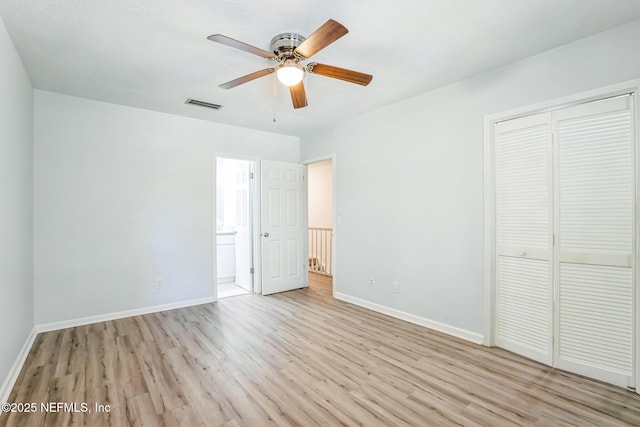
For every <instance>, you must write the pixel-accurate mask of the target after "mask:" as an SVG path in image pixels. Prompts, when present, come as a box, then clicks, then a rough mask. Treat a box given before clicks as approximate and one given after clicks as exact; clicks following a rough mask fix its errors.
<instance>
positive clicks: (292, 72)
mask: <svg viewBox="0 0 640 427" xmlns="http://www.w3.org/2000/svg"><path fill="white" fill-rule="evenodd" d="M276 75H277V76H278V80H280V81H281V82H282V84H284V85H286V86H295V85H297V84H298V83H300V82H301V81H302V78H303V77H304V70H303V69H302V67H300V66H299V65H298V64H282V65H280V66H279V67H278V70H277V71H276Z"/></svg>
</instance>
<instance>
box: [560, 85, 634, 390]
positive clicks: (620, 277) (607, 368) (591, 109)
mask: <svg viewBox="0 0 640 427" xmlns="http://www.w3.org/2000/svg"><path fill="white" fill-rule="evenodd" d="M631 99H632V97H631V96H623V97H618V98H612V99H607V100H602V101H596V102H591V103H588V104H583V105H579V106H576V107H571V108H566V109H563V110H560V111H557V112H554V114H553V125H554V134H555V135H556V141H557V143H556V148H555V150H556V156H557V159H558V161H557V183H556V190H555V191H556V200H557V203H556V218H557V220H556V234H557V238H558V244H557V248H556V251H557V252H556V256H555V259H556V268H555V271H556V277H555V280H556V281H557V282H556V292H557V293H556V298H557V301H558V304H557V308H556V319H557V320H556V331H555V333H556V336H557V343H556V345H555V357H554V358H555V363H554V365H555V366H557V367H559V368H561V369H566V370H569V371H573V372H576V373H579V374H583V375H586V376H589V377H592V378H597V379H601V380H604V381H607V382H610V383H614V384H618V385H622V386H626V385H631V384H633V381H632V376H633V358H634V352H633V348H634V298H635V296H634V295H635V292H634V275H635V271H634V270H635V262H634V258H635V249H634V246H635V242H634V237H633V236H634V233H635V231H634V227H635V226H634V216H635V212H634V210H635V203H634V194H635V189H634V179H635V178H634V143H633V141H634V138H633V133H634V130H633V129H634V124H633V112H632V102H631Z"/></svg>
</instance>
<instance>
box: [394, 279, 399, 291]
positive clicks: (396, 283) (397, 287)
mask: <svg viewBox="0 0 640 427" xmlns="http://www.w3.org/2000/svg"><path fill="white" fill-rule="evenodd" d="M393 293H394V294H399V293H400V282H398V281H397V280H396V281H395V282H393Z"/></svg>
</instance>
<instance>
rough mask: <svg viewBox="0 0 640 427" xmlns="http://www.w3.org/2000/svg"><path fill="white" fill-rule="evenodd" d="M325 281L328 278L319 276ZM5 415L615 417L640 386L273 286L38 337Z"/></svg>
mask: <svg viewBox="0 0 640 427" xmlns="http://www.w3.org/2000/svg"><path fill="white" fill-rule="evenodd" d="M323 281H324V283H323ZM10 401H13V402H36V403H38V404H39V403H40V402H67V403H72V402H76V403H78V404H80V403H82V402H85V403H87V404H88V405H89V408H90V409H92V410H93V409H94V405H95V404H96V403H100V404H103V405H106V404H109V405H110V406H111V412H109V413H95V412H92V413H69V412H64V411H63V412H58V413H54V412H49V413H46V412H36V413H31V414H24V413H23V414H17V413H11V414H3V415H1V416H0V426H16V425H18V426H66V425H73V426H76V425H77V426H81V425H88V426H106V425H112V426H127V425H136V426H137V425H144V426H162V425H166V426H199V425H204V426H218V425H220V426H263V425H301V426H332V425H347V426H352V425H365V426H395V425H399V426H427V425H434V426H448V425H465V426H478V425H481V426H502V425H505V426H512V425H531V426H569V425H575V426H614V425H616V426H619V425H640V397H639V396H637V395H635V394H634V393H631V392H629V391H627V390H624V389H621V388H617V387H613V386H609V385H606V384H603V383H599V382H597V381H591V380H588V379H584V378H581V377H578V376H576V375H571V374H568V373H565V372H562V371H557V370H555V369H551V368H549V367H546V366H543V365H540V364H538V363H535V362H532V361H530V360H527V359H524V358H522V357H519V356H516V355H514V354H512V353H509V352H507V351H503V350H500V349H496V348H485V347H482V346H478V345H474V344H470V343H467V342H465V341H462V340H459V339H456V338H452V337H449V336H446V335H443V334H440V333H437V332H434V331H431V330H428V329H425V328H422V327H419V326H416V325H413V324H410V323H406V322H403V321H400V320H396V319H393V318H390V317H387V316H384V315H381V314H377V313H374V312H371V311H368V310H365V309H361V308H358V307H356V306H353V305H350V304H347V303H343V302H340V301H337V300H334V299H332V298H331V293H330V282H329V284H327V283H326V279H323V280H320V281H313V282H312V285H311V286H310V288H309V289H303V290H297V291H292V292H286V293H282V294H278V295H273V296H269V297H262V296H258V295H243V296H238V297H234V298H228V299H224V300H221V301H219V302H217V303H214V304H205V305H200V306H196V307H190V308H184V309H179V310H172V311H166V312H162V313H156V314H149V315H145V316H136V317H131V318H127V319H121V320H115V321H109V322H103V323H96V324H93V325H88V326H83V327H77V328H70V329H65V330H60V331H54V332H48V333H44V334H40V335H38V337H37V338H36V342H35V344H34V346H33V349H32V351H31V353H30V355H29V358H28V360H27V362H26V364H25V366H24V369H23V370H22V373H21V374H20V377H19V379H18V382H17V384H16V385H15V387H14V389H13V392H12V394H11V397H10Z"/></svg>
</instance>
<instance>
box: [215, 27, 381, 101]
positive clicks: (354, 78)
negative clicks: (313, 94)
mask: <svg viewBox="0 0 640 427" xmlns="http://www.w3.org/2000/svg"><path fill="white" fill-rule="evenodd" d="M348 32H349V30H347V29H346V28H345V27H344V26H343V25H342V24H340V23H339V22H337V21H334V20H333V19H329V20H328V21H327V22H325V23H324V24H323V25H322V26H321V27H320V28H318V29H317V30H316V31H315V32H314V33H313V34H311V35H310V36H309V37H307V38H304V37H302V36H301V35H299V34H295V33H282V34H278V35H277V36H275V37H274V38H273V39H272V40H271V51H267V50H264V49H260V48H257V47H255V46H251V45H249V44H246V43H243V42H241V41H238V40H235V39H232V38H230V37H227V36H223V35H222V34H214V35H212V36H209V37H207V39H209V40H211V41H213V42H216V43H221V44H224V45H226V46H230V47H234V48H236V49H240V50H244V51H245V52H249V53H253V54H254V55H258V56H261V57H263V58H267V59H271V60H274V61H276V62H277V63H278V64H277V65H276V66H275V67H272V68H265V69H264V70H260V71H255V72H253V73H250V74H247V75H246V76H242V77H238V78H237V79H234V80H231V81H228V82H226V83H223V84H221V85H219V87H221V88H223V89H231V88H233V87H236V86H239V85H241V84H244V83H247V82H250V81H252V80H255V79H257V78H260V77H264V76H267V75H269V74H271V73H274V72H275V73H276V76H277V77H278V80H280V81H281V82H282V83H283V84H285V85H286V86H288V87H289V93H290V94H291V101H292V102H293V108H302V107H306V106H307V105H308V104H307V94H306V92H305V89H304V83H303V80H302V79H303V78H304V75H305V73H310V74H319V75H321V76H325V77H331V78H334V79H340V80H344V81H346V82H350V83H356V84H359V85H362V86H367V85H368V84H369V82H371V79H372V78H373V76H372V75H370V74H365V73H360V72H358V71H352V70H347V69H345V68H339V67H334V66H332V65H325V64H318V63H317V62H310V63H308V64H303V62H304V61H306V60H307V59H309V58H311V57H312V56H313V55H315V54H316V53H318V52H319V51H320V50H322V49H324V48H325V47H327V46H329V45H330V44H331V43H333V42H334V41H336V40H338V39H339V38H340V37H342V36H344V35H345V34H347V33H348Z"/></svg>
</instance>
